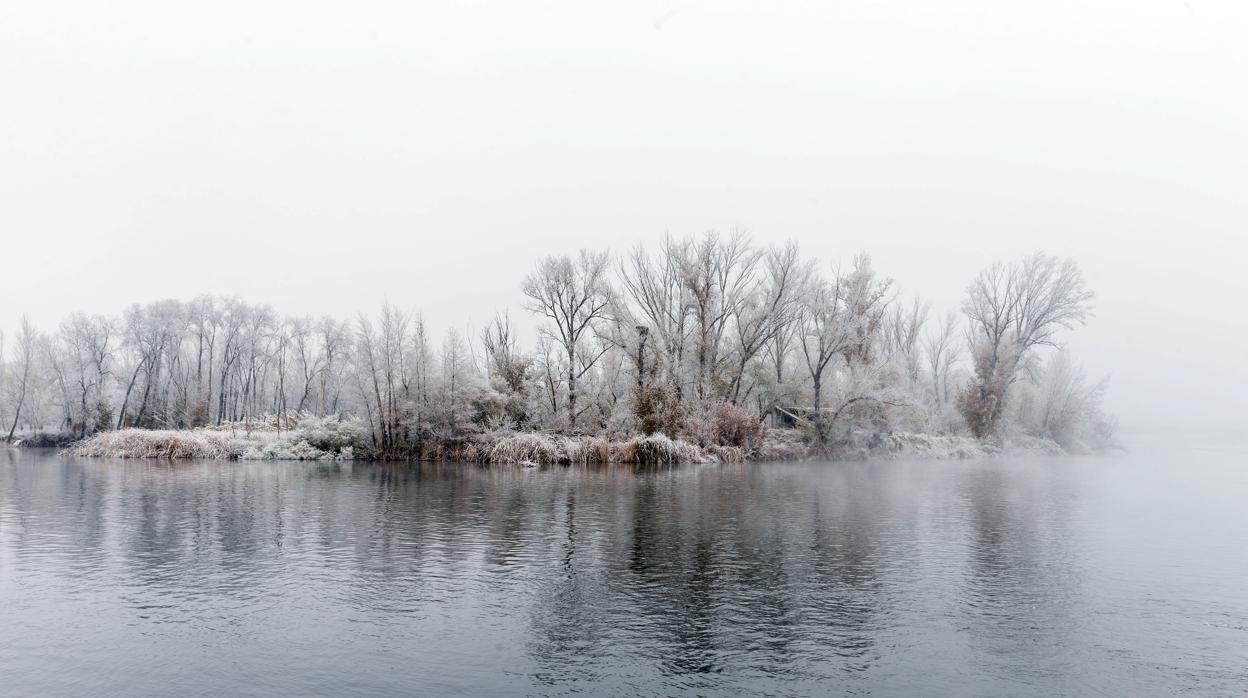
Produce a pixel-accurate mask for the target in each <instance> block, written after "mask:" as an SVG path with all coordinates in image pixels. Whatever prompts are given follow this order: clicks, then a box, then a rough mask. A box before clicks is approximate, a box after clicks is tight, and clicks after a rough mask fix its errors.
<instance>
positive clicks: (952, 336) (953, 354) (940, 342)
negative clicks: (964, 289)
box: [923, 313, 962, 409]
mask: <svg viewBox="0 0 1248 698" xmlns="http://www.w3.org/2000/svg"><path fill="white" fill-rule="evenodd" d="M957 331H958V316H957V315H956V314H954V313H949V314H948V315H946V316H945V319H944V321H943V322H941V324H940V325H939V326H938V327H937V329H936V331H935V332H929V333H928V334H927V335H926V336H925V337H924V338H923V354H924V356H925V357H926V359H927V366H928V370H929V371H931V379H932V396H933V398H934V400H935V403H936V406H937V407H938V408H942V409H943V408H944V406H945V405H947V404H949V374H950V373H952V371H953V367H954V366H955V365H957V363H958V359H960V358H961V356H962V349H961V347H960V346H958V343H957Z"/></svg>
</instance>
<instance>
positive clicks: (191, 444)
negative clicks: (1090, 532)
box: [65, 419, 1066, 465]
mask: <svg viewBox="0 0 1248 698" xmlns="http://www.w3.org/2000/svg"><path fill="white" fill-rule="evenodd" d="M253 426H254V428H249V429H240V428H238V427H214V428H200V429H190V430H168V429H159V430H158V429H121V430H118V431H109V432H101V433H99V434H95V435H93V436H90V437H88V438H86V439H83V440H81V441H79V442H77V443H74V444H72V445H69V446H68V447H67V448H65V452H66V453H68V454H70V455H75V456H82V457H90V458H163V459H192V458H196V459H215V460H270V461H279V460H297V461H343V460H375V461H382V460H395V461H458V462H465V463H483V464H500V465H506V464H530V463H531V464H542V465H574V464H582V465H589V464H602V463H621V464H635V465H675V464H682V463H742V462H748V461H798V460H809V459H815V458H828V457H830V456H829V454H828V453H826V452H821V451H820V450H819V449H817V448H816V447H815V446H814V444H813V443H812V442H811V439H810V435H809V433H808V432H806V431H804V430H801V429H772V430H768V431H767V433H766V435H765V436H764V437H763V438H762V440H761V442H760V443H758V444H750V445H745V446H724V445H715V444H711V445H698V444H694V443H690V442H687V441H683V440H679V439H671V438H669V437H667V436H665V435H662V434H651V435H646V436H642V435H637V436H632V437H628V438H623V439H614V440H613V439H609V438H607V437H604V436H577V435H567V434H552V433H543V432H495V433H487V434H481V435H477V436H474V437H472V438H470V439H464V440H462V441H459V442H456V443H437V442H426V443H425V444H423V445H422V446H421V447H419V448H417V449H414V450H412V451H410V452H407V453H403V454H383V453H379V452H377V451H376V450H374V449H372V448H371V447H370V446H369V445H368V443H367V437H366V435H365V433H364V430H363V429H362V428H361V427H359V426H358V425H356V424H354V423H352V422H349V421H338V420H334V419H305V420H303V421H301V422H299V423H298V424H297V425H294V426H292V427H290V428H283V429H279V428H275V427H274V425H273V424H272V423H268V424H260V425H253ZM1003 453H1038V454H1047V455H1062V454H1064V453H1066V451H1065V450H1064V449H1062V448H1061V447H1060V446H1059V445H1058V444H1056V443H1054V442H1053V441H1050V440H1047V439H1036V438H1030V437H1028V438H1023V439H1019V440H1015V441H1009V442H1004V443H1000V444H989V443H984V442H980V441H978V440H976V439H974V438H972V437H969V436H962V435H952V434H922V433H905V432H896V433H891V434H882V435H872V436H871V437H870V438H863V439H859V440H857V441H856V442H853V444H852V445H848V444H847V445H844V446H842V447H841V448H839V449H838V450H837V451H836V452H835V453H834V454H833V455H832V456H831V457H833V458H835V459H837V460H864V459H868V458H905V457H917V458H932V459H944V460H960V459H969V458H982V457H985V456H989V455H1000V454H1003Z"/></svg>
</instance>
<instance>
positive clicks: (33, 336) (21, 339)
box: [6, 315, 39, 441]
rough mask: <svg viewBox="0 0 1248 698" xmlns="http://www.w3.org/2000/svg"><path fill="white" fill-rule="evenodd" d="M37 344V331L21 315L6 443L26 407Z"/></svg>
mask: <svg viewBox="0 0 1248 698" xmlns="http://www.w3.org/2000/svg"><path fill="white" fill-rule="evenodd" d="M38 343H39V331H38V330H36V329H35V326H34V324H32V323H31V321H30V318H29V317H27V316H25V315H23V316H22V322H21V325H19V326H18V330H17V387H16V390H17V397H16V398H15V399H14V403H13V423H12V424H10V425H9V435H8V437H7V438H6V441H13V434H14V433H15V432H16V431H17V424H18V421H19V420H20V419H21V416H22V408H23V407H24V406H25V405H26V394H27V392H28V390H29V388H30V378H31V376H30V372H31V368H32V366H33V365H34V363H35V347H36V346H37V345H38Z"/></svg>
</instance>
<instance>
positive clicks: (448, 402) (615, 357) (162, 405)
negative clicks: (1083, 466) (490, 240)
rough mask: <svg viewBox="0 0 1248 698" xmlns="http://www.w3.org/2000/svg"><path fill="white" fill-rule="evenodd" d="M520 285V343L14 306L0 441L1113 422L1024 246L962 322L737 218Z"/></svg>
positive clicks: (969, 305)
mask: <svg viewBox="0 0 1248 698" xmlns="http://www.w3.org/2000/svg"><path fill="white" fill-rule="evenodd" d="M520 290H521V292H522V294H523V301H524V302H523V309H524V311H525V313H526V315H525V317H526V319H530V318H531V319H533V320H535V321H536V322H537V329H538V333H537V336H538V339H537V342H536V344H535V345H534V346H531V347H522V346H520V342H519V341H518V338H517V336H518V335H517V330H516V325H515V320H514V319H513V318H512V316H511V315H510V314H508V313H501V314H498V315H496V316H495V317H494V318H493V319H492V320H490V321H489V322H488V323H486V325H485V326H484V327H481V328H479V330H478V331H476V332H475V333H472V334H463V333H461V332H459V331H458V330H456V329H450V330H448V331H446V332H445V333H441V334H440V335H439V336H438V337H435V336H433V334H432V333H431V332H430V330H429V328H428V326H427V325H426V323H425V322H424V320H423V318H422V316H421V314H420V313H419V312H407V311H404V310H401V309H399V308H397V307H395V306H393V305H389V304H386V305H383V306H382V308H381V310H380V312H379V313H378V314H376V315H374V316H368V315H363V314H361V315H360V316H358V317H356V318H353V319H340V318H332V317H321V318H313V317H305V316H284V315H279V314H278V313H276V312H275V311H274V310H273V309H272V308H270V307H268V306H264V305H251V304H248V303H245V302H243V301H241V300H238V299H234V298H218V297H213V296H203V297H200V298H196V299H194V300H191V301H187V302H183V301H177V300H165V301H158V302H155V303H150V304H147V305H133V306H131V307H129V308H127V309H126V310H125V311H124V312H123V313H122V314H121V315H120V316H119V317H106V316H99V315H86V314H82V313H75V314H73V315H71V316H69V317H68V318H66V319H65V320H64V321H63V322H62V323H61V324H60V325H59V326H58V327H56V328H54V329H49V330H46V331H45V330H40V329H39V328H36V327H35V326H33V325H32V323H30V322H29V321H28V320H27V319H26V318H23V319H22V321H21V324H20V326H19V328H18V331H17V333H16V334H15V336H12V337H10V338H9V340H8V342H4V341H3V338H0V420H3V424H4V425H5V426H7V429H5V430H3V431H0V436H7V437H8V438H9V439H10V440H12V439H13V438H15V437H16V436H18V435H20V434H22V433H27V434H31V433H40V432H51V433H62V434H68V435H72V436H74V437H77V438H81V437H84V436H88V435H90V434H93V433H96V432H99V431H105V430H114V429H120V428H124V427H139V428H163V429H187V428H194V427H201V426H209V425H221V424H224V423H235V422H242V423H247V422H249V421H255V420H259V419H262V418H271V417H276V418H277V422H278V423H279V424H280V423H285V422H286V421H288V419H289V418H290V417H291V416H292V415H315V416H319V417H338V418H340V419H356V420H359V421H360V422H362V423H363V424H364V425H365V426H366V430H367V432H368V433H369V435H370V437H369V438H370V439H371V447H372V449H373V451H374V453H375V454H376V455H378V456H381V457H418V456H421V455H425V454H428V453H429V452H430V451H431V449H432V450H433V451H434V452H438V450H439V449H443V448H446V447H448V446H451V447H453V446H455V445H457V444H462V443H464V442H466V441H468V440H471V439H474V438H477V437H478V436H480V435H481V434H484V433H498V432H509V431H543V432H552V433H560V434H573V435H576V434H588V435H603V436H606V437H609V438H621V437H627V436H629V435H636V434H654V433H661V434H665V435H667V436H669V437H671V438H673V439H682V440H684V441H687V442H690V443H694V444H699V445H714V444H719V445H731V446H738V447H744V448H754V447H756V446H757V444H758V443H759V442H760V441H761V439H762V437H763V433H764V431H765V430H766V428H767V426H768V425H770V426H772V427H777V426H788V427H795V428H798V429H801V430H804V433H805V434H806V436H807V441H808V442H809V443H811V444H812V445H813V446H814V447H815V448H817V449H821V450H823V451H825V452H832V453H836V452H843V451H854V450H862V449H870V448H871V447H872V445H873V444H874V443H876V442H878V441H879V439H880V438H881V437H882V436H883V435H887V434H889V433H892V432H926V433H933V434H959V433H968V434H971V435H974V436H975V437H977V438H980V439H985V440H991V441H999V440H1001V439H1010V438H1013V437H1017V436H1023V435H1030V436H1035V437H1043V438H1048V439H1052V440H1054V441H1056V442H1058V443H1059V444H1061V445H1063V446H1065V447H1067V448H1089V447H1095V446H1098V445H1101V444H1103V443H1105V442H1106V441H1107V440H1108V439H1109V438H1110V435H1111V431H1112V425H1111V424H1110V423H1109V422H1108V421H1107V420H1106V419H1105V418H1104V417H1103V415H1102V414H1101V412H1100V409H1099V398H1100V395H1101V392H1102V390H1103V386H1102V385H1100V384H1098V385H1088V384H1087V383H1086V381H1085V380H1084V377H1083V375H1082V372H1081V370H1079V369H1078V367H1077V366H1076V365H1075V364H1074V363H1073V362H1072V360H1071V358H1070V356H1069V355H1068V354H1067V353H1065V352H1063V351H1060V350H1050V351H1047V352H1046V351H1044V350H1045V348H1055V347H1057V346H1058V345H1057V340H1058V332H1059V331H1061V330H1063V329H1071V328H1074V327H1076V326H1078V325H1081V324H1083V323H1084V322H1085V321H1086V319H1087V318H1088V316H1089V313H1090V303H1091V300H1092V293H1091V292H1090V291H1088V290H1087V288H1086V285H1085V282H1084V279H1083V277H1082V274H1081V273H1080V270H1079V268H1078V266H1077V265H1076V264H1075V263H1074V262H1071V261H1062V260H1059V259H1056V258H1054V257H1050V256H1047V255H1043V254H1035V255H1032V256H1029V257H1026V258H1024V259H1022V260H1019V261H1017V262H1013V263H1008V264H998V265H994V266H992V267H991V268H989V269H986V270H984V271H983V272H982V273H980V274H979V275H978V276H977V277H976V278H975V279H974V280H973V283H972V284H971V286H970V287H969V290H968V297H967V299H966V302H965V304H964V307H963V313H962V314H961V316H959V315H958V314H949V315H946V316H943V317H938V318H933V317H932V313H931V312H930V309H929V305H928V304H926V303H924V302H922V301H920V300H918V299H910V300H903V299H902V298H901V294H900V293H899V291H898V288H897V286H896V284H895V283H894V281H893V280H892V279H890V278H887V277H885V276H883V275H881V274H879V273H878V272H877V271H876V270H875V268H874V267H873V266H872V263H871V259H870V257H868V256H867V255H865V254H864V255H859V256H857V257H856V258H854V260H853V261H852V263H851V264H850V265H848V266H847V267H846V268H840V269H833V268H828V267H826V266H820V265H818V264H817V263H816V262H815V261H814V260H811V259H806V258H803V256H802V255H801V254H800V252H799V250H798V248H797V246H796V245H794V244H789V245H785V246H779V247H760V246H757V245H755V244H754V243H753V242H752V241H751V240H750V239H749V238H748V237H746V236H744V235H741V234H734V235H730V236H721V235H718V234H715V233H709V234H706V235H703V236H700V237H690V238H681V239H677V238H670V237H669V238H667V239H665V240H663V241H662V243H661V244H660V245H658V247H657V248H655V249H645V248H643V247H637V248H635V249H633V250H632V251H630V252H628V253H625V254H621V255H615V256H613V255H611V254H608V253H606V252H595V251H587V250H583V251H581V252H579V253H578V254H576V255H574V256H552V257H547V258H545V259H542V260H540V261H539V262H538V263H537V264H536V266H535V267H534V269H533V270H532V272H531V273H530V274H529V275H528V276H527V278H526V279H525V280H524V283H523V285H522V288H521V289H520Z"/></svg>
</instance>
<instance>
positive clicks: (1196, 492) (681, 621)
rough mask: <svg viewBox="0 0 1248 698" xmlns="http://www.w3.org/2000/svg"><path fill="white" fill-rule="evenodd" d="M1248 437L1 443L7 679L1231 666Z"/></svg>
mask: <svg viewBox="0 0 1248 698" xmlns="http://www.w3.org/2000/svg"><path fill="white" fill-rule="evenodd" d="M1246 453H1248V451H1246V450H1245V449H1244V447H1243V442H1242V441H1241V442H1238V443H1232V442H1224V443H1222V444H1221V445H1216V446H1208V445H1205V446H1201V447H1192V445H1191V444H1185V445H1179V444H1173V445H1169V446H1166V445H1157V446H1148V447H1143V446H1137V447H1136V448H1135V449H1134V450H1133V451H1132V452H1131V453H1129V454H1126V455H1121V456H1115V457H1086V458H1085V457H1063V458H1055V457H1025V458H1010V459H990V460H983V461H966V462H949V461H945V462H942V461H897V462H871V463H837V464H832V463H803V464H748V465H727V466H719V465H715V466H688V467H679V468H674V469H666V470H657V471H634V470H632V469H631V468H623V467H609V468H607V467H604V468H590V469H580V468H564V467H553V468H543V469H541V470H538V471H526V470H522V469H514V468H498V467H495V468H480V467H474V466H452V465H442V466H435V465H423V466H415V465H413V466H405V465H372V464H334V465H328V464H308V463H228V462H182V463H170V462H153V461H107V460H75V459H70V458H65V457H61V456H57V455H54V454H51V453H47V452H34V451H22V450H15V449H5V450H0V603H2V604H3V607H0V617H2V618H3V621H4V622H3V623H0V674H2V675H3V677H4V679H3V681H0V695H12V696H33V695H60V696H78V695H80V696H106V695H172V694H176V695H224V694H229V695H261V694H263V695H291V696H294V695H325V696H341V695H347V694H350V695H393V694H411V695H478V696H480V695H485V696H490V695H498V696H510V695H569V694H573V693H577V692H589V693H593V694H603V695H741V694H751V695H761V694H767V695H794V696H798V695H835V694H851V695H853V694H875V695H915V696H919V695H994V696H995V695H1035V696H1054V695H1090V694H1091V695H1096V694H1106V695H1132V696H1141V695H1158V696H1172V695H1179V694H1185V693H1186V694H1192V695H1227V694H1238V693H1241V692H1242V691H1243V690H1244V688H1245V686H1248V593H1246V592H1245V587H1244V580H1246V579H1248V546H1245V545H1244V542H1245V540H1248V511H1246V510H1245V507H1244V506H1243V503H1244V502H1245V501H1248V473H1246V472H1245V471H1244V469H1243V468H1242V463H1243V461H1244V456H1245V455H1246Z"/></svg>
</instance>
